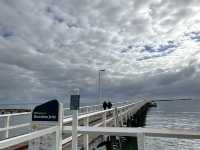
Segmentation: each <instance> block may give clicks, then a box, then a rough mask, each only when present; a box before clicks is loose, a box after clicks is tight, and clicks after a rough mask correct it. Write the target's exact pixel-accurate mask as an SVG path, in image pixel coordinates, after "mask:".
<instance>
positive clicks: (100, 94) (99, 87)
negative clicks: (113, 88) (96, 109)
mask: <svg viewBox="0 0 200 150" xmlns="http://www.w3.org/2000/svg"><path fill="white" fill-rule="evenodd" d="M105 71H106V69H101V70H99V80H98V98H99V100H100V99H101V96H102V91H101V90H102V87H101V72H105Z"/></svg>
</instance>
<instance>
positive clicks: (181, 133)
mask: <svg viewBox="0 0 200 150" xmlns="http://www.w3.org/2000/svg"><path fill="white" fill-rule="evenodd" d="M63 132H65V133H68V134H70V133H71V132H72V127H71V126H63ZM78 133H79V134H83V135H85V134H87V135H88V134H89V135H112V136H130V137H137V139H138V140H137V141H138V142H137V144H138V150H144V137H145V136H149V137H167V138H180V139H200V131H196V130H189V129H151V128H121V127H106V128H105V127H87V126H79V127H78Z"/></svg>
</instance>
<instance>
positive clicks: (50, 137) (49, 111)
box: [28, 100, 63, 150]
mask: <svg viewBox="0 0 200 150" xmlns="http://www.w3.org/2000/svg"><path fill="white" fill-rule="evenodd" d="M62 121H63V106H62V104H61V103H59V102H58V101H57V100H51V101H48V102H46V103H44V104H41V105H38V106H36V107H35V108H34V109H33V112H32V130H33V131H36V130H40V129H44V128H48V127H51V126H57V127H58V129H57V131H56V133H52V134H47V135H45V136H42V137H39V138H36V139H33V140H31V141H30V142H29V146H28V150H55V149H56V150H62V143H61V142H62Z"/></svg>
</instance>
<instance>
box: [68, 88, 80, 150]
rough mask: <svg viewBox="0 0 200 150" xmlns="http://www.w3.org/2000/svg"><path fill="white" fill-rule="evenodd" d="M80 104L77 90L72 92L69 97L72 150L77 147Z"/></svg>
mask: <svg viewBox="0 0 200 150" xmlns="http://www.w3.org/2000/svg"><path fill="white" fill-rule="evenodd" d="M79 103H80V94H79V89H78V88H77V89H74V90H72V94H71V97H70V110H72V150H77V149H78V147H77V145H78V133H77V128H78V110H79Z"/></svg>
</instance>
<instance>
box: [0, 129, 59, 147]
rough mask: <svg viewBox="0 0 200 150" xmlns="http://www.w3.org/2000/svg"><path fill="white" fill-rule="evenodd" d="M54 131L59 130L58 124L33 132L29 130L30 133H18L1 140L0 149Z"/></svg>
mask: <svg viewBox="0 0 200 150" xmlns="http://www.w3.org/2000/svg"><path fill="white" fill-rule="evenodd" d="M54 132H55V133H58V132H59V127H58V126H54V127H51V128H47V129H43V130H38V131H34V132H31V133H28V134H25V135H20V136H17V137H13V138H10V139H6V140H3V141H0V149H4V148H8V147H11V146H13V145H17V144H19V143H23V142H26V141H30V140H32V139H35V138H38V137H42V136H44V135H47V134H51V133H54Z"/></svg>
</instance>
